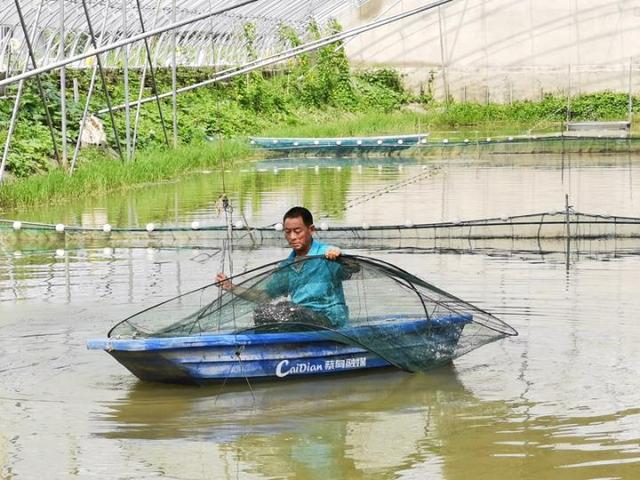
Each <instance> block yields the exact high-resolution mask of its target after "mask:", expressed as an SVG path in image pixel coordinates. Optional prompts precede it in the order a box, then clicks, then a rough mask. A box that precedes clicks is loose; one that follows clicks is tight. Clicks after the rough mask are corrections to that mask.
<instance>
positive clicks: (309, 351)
mask: <svg viewBox="0 0 640 480" xmlns="http://www.w3.org/2000/svg"><path fill="white" fill-rule="evenodd" d="M389 320H391V319H377V321H378V322H379V323H380V325H382V326H381V327H379V328H376V329H375V330H374V329H373V328H372V327H370V326H362V327H352V328H346V329H343V330H336V331H328V330H315V331H302V332H283V333H260V332H256V333H239V334H225V335H197V336H189V337H171V338H162V337H160V338H142V339H119V340H118V339H111V338H108V339H97V340H89V341H88V342H87V347H88V348H89V349H92V350H105V351H106V352H108V353H109V354H111V355H112V356H113V357H114V358H115V359H116V360H118V361H119V362H120V363H121V364H122V365H124V366H125V367H126V368H127V369H128V370H129V371H130V372H131V373H133V374H134V375H135V376H137V377H138V378H140V379H141V380H148V381H156V382H169V383H208V382H216V381H219V382H225V381H233V380H245V379H246V378H250V379H284V378H293V377H300V376H313V375H327V374H335V373H340V372H349V371H355V370H364V369H372V368H381V367H391V366H394V365H393V364H392V363H391V362H390V361H389V360H387V359H385V358H384V356H386V355H385V353H384V352H381V355H382V356H380V355H379V354H377V353H375V352H372V351H370V350H367V349H366V348H364V347H363V346H358V345H356V344H355V343H354V342H353V341H352V340H351V339H353V338H362V337H363V336H370V335H372V334H374V333H375V334H376V335H380V334H383V335H392V336H396V335H398V334H401V333H402V334H406V335H408V336H409V337H410V338H411V340H409V341H410V342H412V343H413V345H412V348H414V349H423V350H427V349H432V348H433V347H434V346H437V349H438V353H437V354H438V355H439V356H440V357H441V358H446V359H450V358H452V357H453V352H454V351H455V348H456V345H457V343H458V339H459V338H460V334H461V333H462V331H463V328H464V326H465V325H466V324H468V323H470V322H471V316H470V315H449V316H447V317H441V318H438V319H432V320H427V319H406V321H403V322H400V323H398V322H397V320H398V319H397V318H394V319H393V320H394V321H393V322H391V321H389ZM367 330H368V331H367ZM425 334H426V337H425ZM425 338H427V341H425ZM434 355H435V353H434Z"/></svg>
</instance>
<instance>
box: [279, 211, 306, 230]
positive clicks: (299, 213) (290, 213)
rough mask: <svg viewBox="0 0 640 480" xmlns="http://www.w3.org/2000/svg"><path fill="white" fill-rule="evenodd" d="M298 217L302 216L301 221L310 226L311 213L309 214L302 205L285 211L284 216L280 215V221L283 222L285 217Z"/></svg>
mask: <svg viewBox="0 0 640 480" xmlns="http://www.w3.org/2000/svg"><path fill="white" fill-rule="evenodd" d="M298 217H301V218H302V222H303V223H304V224H305V225H306V226H307V227H310V226H311V225H313V215H311V212H310V211H309V210H307V209H306V208H304V207H293V208H290V209H289V210H288V211H287V213H285V214H284V217H282V223H284V222H285V220H286V219H287V218H298Z"/></svg>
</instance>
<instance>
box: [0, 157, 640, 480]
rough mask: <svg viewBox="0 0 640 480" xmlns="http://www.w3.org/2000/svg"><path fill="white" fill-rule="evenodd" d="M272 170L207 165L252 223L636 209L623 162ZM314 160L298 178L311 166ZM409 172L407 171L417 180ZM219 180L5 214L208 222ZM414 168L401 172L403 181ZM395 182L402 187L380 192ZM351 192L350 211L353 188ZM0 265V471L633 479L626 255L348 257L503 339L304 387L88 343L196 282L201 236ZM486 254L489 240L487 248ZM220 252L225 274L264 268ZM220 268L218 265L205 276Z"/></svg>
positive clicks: (638, 262) (475, 252) (17, 251)
mask: <svg viewBox="0 0 640 480" xmlns="http://www.w3.org/2000/svg"><path fill="white" fill-rule="evenodd" d="M425 166H426V168H423V165H421V164H419V163H418V162H417V161H416V160H414V159H384V160H373V159H370V160H367V161H353V160H351V161H348V160H338V159H323V160H310V159H306V160H300V161H297V160H275V161H269V162H261V163H259V164H255V165H253V166H251V168H247V169H246V170H245V171H237V172H227V173H225V184H226V185H228V186H230V187H227V188H231V187H233V188H234V190H233V191H229V192H227V193H229V194H230V198H231V201H232V204H233V205H234V209H235V210H234V211H235V213H236V214H237V215H238V214H239V212H240V211H241V210H242V212H243V213H244V215H245V218H246V220H247V221H249V222H250V223H252V224H254V225H267V224H271V223H274V222H277V221H278V219H279V217H280V216H281V214H282V212H283V211H284V210H285V209H286V208H287V207H289V206H290V205H292V204H297V203H304V204H306V205H309V206H310V207H312V208H313V210H314V212H316V214H317V217H318V219H319V221H325V222H330V223H331V224H359V223H362V222H367V223H369V224H371V225H374V224H379V223H398V222H399V221H400V222H402V221H404V220H406V219H411V220H412V221H413V222H415V223H418V222H429V221H440V220H454V219H469V218H483V217H489V216H501V215H517V214H523V213H531V212H540V211H555V210H559V209H561V208H563V207H564V195H565V194H566V193H568V194H569V195H570V202H571V203H572V204H573V205H574V206H575V208H576V209H577V210H579V211H583V212H589V213H607V214H617V215H631V216H640V195H638V187H639V186H640V184H639V182H640V161H638V160H636V159H633V158H628V157H624V156H623V157H612V156H601V157H598V156H575V155H574V156H572V157H571V158H566V157H565V158H561V157H559V156H538V157H535V156H531V157H521V156H519V157H506V156H505V157H500V158H488V159H475V158H474V159H465V158H456V159H445V160H441V161H437V162H429V163H428V164H427V165H425ZM316 167H317V168H316ZM425 171H426V172H427V173H426V174H424V175H422V174H423V173H424V172H425ZM219 177H220V175H219V172H210V173H203V174H199V175H196V176H194V177H191V178H188V179H184V180H183V181H180V182H175V183H170V184H164V185H159V186H156V187H153V188H150V187H147V188H145V189H138V190H135V191H131V192H128V193H127V194H120V195H113V196H110V197H107V198H102V199H94V200H90V201H89V200H87V201H82V202H77V203H74V205H72V206H67V207H55V208H53V207H52V208H42V209H38V210H34V211H29V212H11V215H10V217H11V218H21V219H23V220H37V221H46V222H51V223H58V222H64V223H75V224H84V225H87V226H93V225H96V226H99V225H101V224H102V223H104V222H107V221H108V222H110V223H112V224H113V225H118V226H125V225H144V224H145V223H146V222H149V221H153V222H157V223H158V224H162V225H189V224H190V222H191V221H193V220H194V219H197V220H198V221H201V222H203V223H209V224H222V223H223V222H224V219H223V218H222V215H220V213H219V212H218V211H217V209H216V199H217V198H218V196H219V194H220V193H221V184H220V181H221V180H220V178H219ZM413 178H417V179H416V181H413V182H412V181H409V182H407V180H411V179H413ZM399 184H403V185H402V186H399V187H398V185H399ZM372 192H378V193H379V195H377V196H372V197H373V198H372V199H370V200H365V201H362V200H363V199H364V198H366V197H368V196H371V195H370V194H371V193H372ZM7 245H11V246H10V247H8V246H5V247H3V250H2V252H1V256H0V477H1V478H7V479H13V478H25V479H30V478H105V479H106V478H170V479H209V478H214V479H217V478H243V479H244V478H247V479H276V478H305V479H306V478H309V479H313V478H323V479H324V478H336V479H340V478H349V479H351V478H403V479H410V478H442V479H456V478H469V477H470V476H473V477H474V478H480V479H493V478H525V479H526V478H530V479H539V478H558V479H586V478H638V476H639V475H640V474H639V472H640V380H639V379H640V349H638V345H639V344H640V324H639V320H638V319H639V318H640V315H639V314H640V296H639V295H638V280H637V278H638V272H640V256H639V255H638V253H639V252H640V244H637V243H636V242H635V241H628V242H620V243H619V244H618V243H616V242H613V243H612V242H611V241H607V242H604V243H601V242H592V243H589V244H588V248H586V249H584V250H582V251H581V250H579V249H577V248H576V250H575V251H573V252H572V253H571V256H570V262H569V268H568V269H567V266H566V257H565V254H564V253H563V252H562V249H561V248H559V249H557V251H548V250H541V249H538V248H536V247H535V245H534V246H531V245H530V244H529V243H521V242H518V241H515V242H506V243H505V242H497V243H496V246H495V248H483V249H474V248H467V249H465V250H451V249H450V250H447V249H417V248H402V246H398V245H394V246H393V247H392V248H391V247H390V248H384V247H382V248H380V247H377V248H375V249H368V248H366V247H363V248H360V249H355V250H353V251H352V252H353V253H357V254H361V255H371V256H376V257H379V258H381V259H383V260H386V261H390V262H392V263H394V264H396V265H398V266H401V267H402V268H405V269H407V270H409V271H410V272H412V273H414V274H417V275H418V276H420V277H422V278H425V279H427V280H429V281H430V282H432V283H434V284H436V285H438V286H440V287H442V288H444V289H445V290H448V291H450V292H452V293H454V294H456V295H457V296H460V297H462V298H464V299H466V300H468V301H471V302H473V303H475V304H477V305H479V306H480V307H482V308H485V309H488V310H490V311H492V312H494V313H496V314H497V315H498V316H500V317H501V318H502V319H504V320H505V321H507V322H508V323H510V324H511V325H513V326H514V327H515V328H516V329H517V330H518V331H519V333H520V335H519V336H518V337H515V338H511V339H505V340H502V341H500V342H497V343H494V344H491V345H488V346H485V347H482V348H480V349H478V350H476V351H474V352H472V353H470V354H468V355H466V356H463V357H461V358H460V359H458V360H456V361H455V362H454V364H453V365H451V366H449V367H446V368H441V369H438V370H435V371H432V372H429V373H427V374H416V375H411V374H406V373H403V372H399V371H395V370H385V371H381V372H373V373H367V374H360V375H347V376H337V377H331V378H325V379H313V380H308V381H297V380H296V381H290V380H287V381H284V382H267V383H253V384H251V385H250V386H249V385H246V384H237V385H226V386H224V387H222V388H221V387H220V386H213V385H212V386H207V387H185V386H172V385H158V384H151V383H143V382H140V381H138V380H137V379H136V378H135V377H133V376H132V375H131V374H129V373H128V372H127V371H126V370H125V369H124V368H123V367H122V366H120V365H119V364H118V363H117V362H116V361H115V360H113V359H112V358H111V357H110V356H109V355H107V354H106V353H104V352H96V351H88V350H86V348H85V342H86V340H87V339H88V338H96V337H101V336H104V335H105V334H106V332H107V330H108V329H109V328H110V327H111V326H112V325H113V324H114V323H115V322H117V321H119V320H120V319H122V318H124V317H125V316H127V315H129V314H131V313H134V312H136V311H138V310H140V309H142V308H145V307H147V306H150V305H153V304H154V303H157V302H160V301H162V300H165V299H167V298H169V297H171V296H174V295H177V294H180V293H183V292H186V291H189V290H191V289H193V288H197V287H199V286H202V285H204V284H206V283H210V281H211V280H212V276H213V274H214V273H215V272H216V271H217V270H218V269H219V268H220V266H221V255H220V254H219V251H218V250H216V247H218V246H216V245H212V246H210V247H211V248H210V249H208V248H207V246H201V247H200V248H197V249H194V248H158V247H157V246H154V245H148V246H146V247H145V248H138V247H135V248H134V247H131V248H127V247H118V248H111V247H109V246H108V245H105V246H101V247H89V246H86V247H77V246H73V247H70V246H69V245H65V244H64V243H61V244H60V245H50V246H47V248H42V247H41V246H39V247H37V248H36V247H33V246H32V245H29V244H21V245H19V246H16V245H15V244H14V243H7ZM489 247H491V245H489ZM286 253H287V250H286V248H285V246H284V245H282V247H277V246H268V247H261V248H257V249H243V250H239V251H235V252H234V254H233V268H234V270H235V271H236V272H238V271H242V270H243V269H246V268H250V267H252V266H256V265H259V264H262V263H265V262H268V261H272V260H276V259H278V258H282V257H283V256H284V255H286ZM226 267H228V263H227V265H226Z"/></svg>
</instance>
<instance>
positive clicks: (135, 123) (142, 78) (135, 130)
mask: <svg viewBox="0 0 640 480" xmlns="http://www.w3.org/2000/svg"><path fill="white" fill-rule="evenodd" d="M160 3H161V0H158V1H157V2H156V13H155V18H154V20H153V26H154V27H155V25H156V23H157V22H158V16H159V15H160ZM148 65H149V63H148V62H144V64H143V66H142V75H141V76H140V87H139V88H138V102H140V100H141V99H142V94H143V93H144V84H145V81H146V78H147V66H148ZM152 98H153V97H152ZM141 107H142V104H140V103H138V104H137V105H136V114H135V117H134V120H133V140H132V144H131V158H134V157H135V154H136V145H137V142H138V123H139V122H140V109H141Z"/></svg>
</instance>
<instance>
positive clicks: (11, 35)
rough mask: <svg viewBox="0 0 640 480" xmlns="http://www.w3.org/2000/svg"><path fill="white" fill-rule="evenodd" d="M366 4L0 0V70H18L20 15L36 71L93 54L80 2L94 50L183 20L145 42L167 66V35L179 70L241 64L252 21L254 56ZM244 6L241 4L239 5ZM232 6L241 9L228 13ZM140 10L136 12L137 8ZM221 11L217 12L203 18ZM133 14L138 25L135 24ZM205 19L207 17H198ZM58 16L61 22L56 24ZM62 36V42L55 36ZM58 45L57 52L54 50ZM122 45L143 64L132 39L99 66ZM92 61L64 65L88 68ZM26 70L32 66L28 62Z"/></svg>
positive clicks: (114, 59)
mask: <svg viewBox="0 0 640 480" xmlns="http://www.w3.org/2000/svg"><path fill="white" fill-rule="evenodd" d="M365 2H366V0H311V1H309V0H254V1H251V0H235V1H233V2H230V1H228V0H134V1H131V0H84V1H83V0H0V5H2V8H0V72H2V71H4V72H6V71H7V70H10V71H11V72H12V73H15V72H16V71H18V70H19V71H21V70H22V69H24V66H25V62H26V60H27V55H28V50H27V42H25V35H24V29H23V26H22V23H21V21H20V15H22V18H23V19H24V25H25V26H26V30H27V31H28V32H29V38H30V39H31V45H32V46H33V49H34V52H35V56H36V63H37V66H38V67H45V66H46V65H47V64H52V63H54V62H55V61H57V60H60V59H63V58H72V57H75V56H78V55H81V54H83V53H86V52H89V51H91V50H92V48H93V47H92V43H91V36H90V29H89V24H88V22H87V17H86V14H85V9H84V7H85V5H86V8H87V12H88V14H89V19H90V21H91V26H92V29H93V32H94V35H95V40H96V43H97V45H98V47H103V46H106V45H109V44H112V43H115V42H118V41H122V40H125V39H127V38H129V37H132V36H135V35H140V34H142V33H143V32H148V31H151V30H154V29H159V28H162V27H167V28H168V27H170V26H171V25H172V24H176V23H180V22H182V23H183V25H182V26H180V27H178V28H176V29H171V30H167V31H165V32H162V33H159V34H158V35H155V36H153V37H151V38H150V39H149V44H150V46H151V49H152V52H153V56H154V63H155V64H156V65H157V66H169V65H171V62H172V61H173V50H174V49H173V42H174V32H175V35H176V38H175V41H176V42H177V48H176V62H177V64H178V65H181V66H192V67H198V66H211V65H228V64H237V63H243V62H245V61H247V56H248V49H247V45H246V38H247V37H246V35H245V33H244V29H245V25H247V24H253V25H254V26H255V34H254V39H253V48H254V49H255V51H256V54H258V55H259V56H263V55H268V54H270V53H273V52H274V51H276V50H282V49H284V48H286V46H285V45H284V44H283V41H282V39H281V38H280V36H279V34H278V27H279V26H280V25H286V26H288V27H291V28H293V29H294V30H295V31H296V32H298V33H299V34H300V35H303V34H304V32H305V31H306V29H307V27H308V25H309V23H310V22H316V23H318V24H319V25H323V24H324V23H326V21H327V20H328V19H329V18H332V17H336V16H337V15H338V14H339V13H340V12H341V11H343V10H346V9H354V8H357V7H358V6H360V5H362V4H363V3H365ZM242 4H244V5H242ZM237 5H242V6H239V7H237V8H233V7H235V6H237ZM138 7H139V10H138ZM221 9H229V10H227V11H226V12H224V13H219V14H216V15H207V14H209V13H213V12H215V11H218V10H221ZM140 15H141V16H142V21H143V23H144V30H143V28H142V26H141V22H140ZM204 16H206V17H207V18H202V17H204ZM63 19H64V22H63V21H62V20H63ZM63 38H64V42H61V39H63ZM62 44H64V45H65V48H64V52H62V51H61V45H62ZM127 48H128V62H129V66H131V67H134V68H135V67H141V66H142V65H143V64H144V62H145V44H144V42H143V41H137V42H134V43H133V44H131V45H130V47H124V46H123V47H119V48H116V49H114V50H111V51H109V52H108V53H106V54H104V55H103V58H102V61H103V64H104V65H105V66H108V67H118V66H121V65H122V64H123V61H124V56H125V54H126V53H127V52H126V49H127ZM93 62H94V57H89V58H86V59H83V60H79V61H77V62H75V63H74V64H72V65H70V66H71V67H76V68H83V67H87V66H90V65H92V64H93ZM29 68H32V65H31V64H29Z"/></svg>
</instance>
